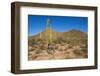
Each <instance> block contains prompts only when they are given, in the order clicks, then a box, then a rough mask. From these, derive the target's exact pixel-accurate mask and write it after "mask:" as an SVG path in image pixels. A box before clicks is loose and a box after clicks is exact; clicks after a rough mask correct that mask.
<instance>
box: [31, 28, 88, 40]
mask: <svg viewBox="0 0 100 76" xmlns="http://www.w3.org/2000/svg"><path fill="white" fill-rule="evenodd" d="M30 38H31V39H38V38H39V39H43V40H49V41H50V40H58V39H62V40H68V39H70V40H71V39H72V40H78V39H82V40H84V39H87V33H85V32H81V31H79V30H74V29H73V30H70V31H67V32H55V31H53V30H52V29H50V28H47V29H46V30H45V31H43V32H41V33H40V34H38V35H35V36H31V37H30Z"/></svg>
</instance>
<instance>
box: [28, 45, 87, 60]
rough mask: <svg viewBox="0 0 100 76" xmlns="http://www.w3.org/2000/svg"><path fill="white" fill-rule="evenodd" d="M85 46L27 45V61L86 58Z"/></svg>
mask: <svg viewBox="0 0 100 76" xmlns="http://www.w3.org/2000/svg"><path fill="white" fill-rule="evenodd" d="M87 54H88V53H87V48H86V47H85V45H81V46H80V45H75V46H71V45H70V44H67V43H62V44H53V43H51V44H49V45H48V44H35V45H33V46H31V45H29V48H28V60H55V59H79V58H87V57H88V56H87Z"/></svg>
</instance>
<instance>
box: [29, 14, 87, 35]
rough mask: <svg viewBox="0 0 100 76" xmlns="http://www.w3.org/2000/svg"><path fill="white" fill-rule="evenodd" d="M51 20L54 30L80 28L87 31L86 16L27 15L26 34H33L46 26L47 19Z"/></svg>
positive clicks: (61, 30)
mask: <svg viewBox="0 0 100 76" xmlns="http://www.w3.org/2000/svg"><path fill="white" fill-rule="evenodd" d="M48 18H49V19H50V20H51V27H52V29H53V30H54V31H56V32H66V31H69V30H80V31H82V32H88V17H73V16H72V17H71V16H47V15H28V35H29V36H33V35H36V34H38V33H39V32H42V31H44V30H45V28H46V22H47V19H48Z"/></svg>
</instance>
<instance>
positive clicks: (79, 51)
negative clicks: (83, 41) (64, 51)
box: [74, 49, 82, 55]
mask: <svg viewBox="0 0 100 76" xmlns="http://www.w3.org/2000/svg"><path fill="white" fill-rule="evenodd" d="M74 53H75V54H76V55H82V51H81V50H80V49H75V50H74Z"/></svg>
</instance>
